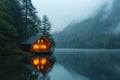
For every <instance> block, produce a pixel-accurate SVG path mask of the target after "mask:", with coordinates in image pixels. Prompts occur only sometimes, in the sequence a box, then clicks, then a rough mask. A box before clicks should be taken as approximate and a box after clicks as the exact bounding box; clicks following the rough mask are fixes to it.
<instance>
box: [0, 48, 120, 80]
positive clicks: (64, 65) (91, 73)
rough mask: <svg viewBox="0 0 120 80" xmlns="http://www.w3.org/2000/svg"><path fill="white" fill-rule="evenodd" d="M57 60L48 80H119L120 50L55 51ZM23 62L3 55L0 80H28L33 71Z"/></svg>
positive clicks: (0, 57) (17, 58) (0, 59)
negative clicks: (24, 65)
mask: <svg viewBox="0 0 120 80" xmlns="http://www.w3.org/2000/svg"><path fill="white" fill-rule="evenodd" d="M54 57H55V64H54V65H53V67H52V69H51V71H50V72H49V73H48V76H47V79H46V80H120V50H119V49H55V51H54ZM20 59H21V57H18V56H0V80H8V79H9V80H22V79H23V78H26V79H24V80H28V76H29V75H28V74H31V71H32V70H33V69H32V70H29V71H28V72H26V70H27V68H23V67H22V66H23V64H21V63H19V60H20ZM24 72H25V74H23V73H24ZM32 80H34V79H32ZM39 80H40V79H39Z"/></svg>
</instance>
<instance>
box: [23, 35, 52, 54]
mask: <svg viewBox="0 0 120 80" xmlns="http://www.w3.org/2000/svg"><path fill="white" fill-rule="evenodd" d="M51 44H52V43H51V41H50V40H49V39H48V38H47V37H45V36H44V35H34V36H32V37H30V38H29V39H27V40H25V41H24V42H23V43H22V46H23V50H24V51H28V52H34V53H40V52H51Z"/></svg>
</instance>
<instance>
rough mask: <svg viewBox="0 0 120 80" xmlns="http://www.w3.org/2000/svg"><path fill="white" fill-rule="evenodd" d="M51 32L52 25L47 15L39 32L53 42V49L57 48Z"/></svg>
mask: <svg viewBox="0 0 120 80" xmlns="http://www.w3.org/2000/svg"><path fill="white" fill-rule="evenodd" d="M50 30H51V23H50V21H49V18H48V17H47V16H46V15H44V16H43V19H42V22H41V26H40V29H39V31H40V33H42V34H43V35H44V36H46V37H47V38H48V39H49V40H50V41H51V42H52V47H55V41H54V39H53V37H52V35H51V34H50Z"/></svg>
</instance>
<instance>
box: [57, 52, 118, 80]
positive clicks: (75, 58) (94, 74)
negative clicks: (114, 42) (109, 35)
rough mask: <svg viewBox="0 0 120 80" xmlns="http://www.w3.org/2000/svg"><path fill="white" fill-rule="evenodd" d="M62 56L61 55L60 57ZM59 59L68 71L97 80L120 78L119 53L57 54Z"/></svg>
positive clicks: (115, 79) (116, 79)
mask: <svg viewBox="0 0 120 80" xmlns="http://www.w3.org/2000/svg"><path fill="white" fill-rule="evenodd" d="M59 56H60V57H59ZM56 58H57V61H58V62H59V63H60V64H62V65H63V66H65V67H66V69H68V71H71V72H76V73H77V74H80V75H83V76H87V77H90V78H92V79H95V80H120V71H118V69H116V66H117V67H118V68H119V69H120V65H119V64H120V54H119V53H117V52H116V53H115V52H114V53H112V52H109V53H104V52H99V53H97V52H94V53H89V52H88V53H78V52H76V53H73V54H72V53H70V52H68V53H67V52H66V53H65V54H63V53H62V54H57V55H56Z"/></svg>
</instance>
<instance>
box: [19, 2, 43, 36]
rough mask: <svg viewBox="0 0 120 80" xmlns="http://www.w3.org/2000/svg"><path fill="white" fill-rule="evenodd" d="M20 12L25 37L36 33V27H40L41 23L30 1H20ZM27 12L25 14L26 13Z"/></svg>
mask: <svg viewBox="0 0 120 80" xmlns="http://www.w3.org/2000/svg"><path fill="white" fill-rule="evenodd" d="M21 2H22V4H21V6H22V11H23V14H24V15H23V17H24V24H25V25H24V27H26V28H25V29H26V36H27V37H30V36H32V35H35V34H36V33H38V27H39V26H40V25H41V21H40V19H39V18H38V16H37V15H36V13H37V12H36V9H35V8H34V6H33V5H32V2H31V0H21ZM26 11H27V12H26Z"/></svg>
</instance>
